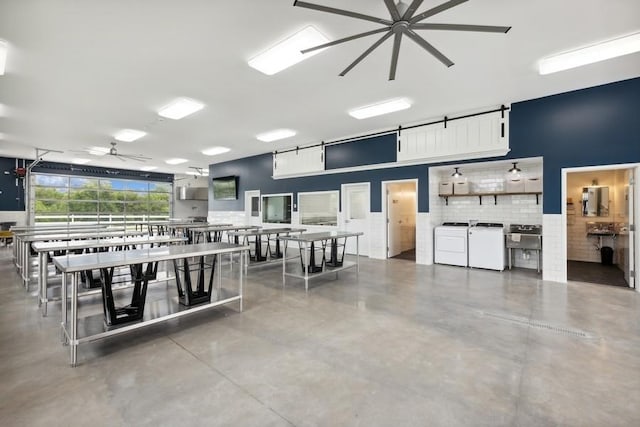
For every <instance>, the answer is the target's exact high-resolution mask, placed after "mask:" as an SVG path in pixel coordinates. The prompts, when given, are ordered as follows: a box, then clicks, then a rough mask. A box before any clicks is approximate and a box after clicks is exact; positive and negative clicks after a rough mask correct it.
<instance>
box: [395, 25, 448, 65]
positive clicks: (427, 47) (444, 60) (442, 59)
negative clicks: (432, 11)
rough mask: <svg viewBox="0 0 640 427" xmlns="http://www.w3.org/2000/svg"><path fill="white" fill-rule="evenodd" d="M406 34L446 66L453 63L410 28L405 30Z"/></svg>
mask: <svg viewBox="0 0 640 427" xmlns="http://www.w3.org/2000/svg"><path fill="white" fill-rule="evenodd" d="M406 34H407V36H409V38H411V40H413V41H414V42H416V43H417V44H418V45H420V47H422V48H423V49H424V50H426V51H427V52H429V53H430V54H431V55H433V56H435V57H436V58H437V59H438V60H439V61H440V62H442V63H443V64H444V65H446V66H447V67H451V66H452V65H453V62H452V61H451V60H450V59H449V58H447V57H446V56H444V55H443V54H442V53H441V52H440V51H439V50H438V49H436V48H435V47H433V46H432V45H431V43H429V42H428V41H426V40H425V39H423V38H422V37H420V36H419V35H417V34H416V33H415V32H414V31H413V30H411V29H409V30H407V31H406Z"/></svg>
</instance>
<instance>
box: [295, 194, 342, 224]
mask: <svg viewBox="0 0 640 427" xmlns="http://www.w3.org/2000/svg"><path fill="white" fill-rule="evenodd" d="M338 197H339V192H338V191H316V192H312V193H298V212H299V213H300V224H304V225H331V226H336V225H338Z"/></svg>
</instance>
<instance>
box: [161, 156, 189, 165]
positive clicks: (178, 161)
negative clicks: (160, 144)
mask: <svg viewBox="0 0 640 427" xmlns="http://www.w3.org/2000/svg"><path fill="white" fill-rule="evenodd" d="M188 161H189V160H187V159H179V158H175V159H168V160H165V161H164V162H165V163H166V164H168V165H179V164H181V163H187V162H188Z"/></svg>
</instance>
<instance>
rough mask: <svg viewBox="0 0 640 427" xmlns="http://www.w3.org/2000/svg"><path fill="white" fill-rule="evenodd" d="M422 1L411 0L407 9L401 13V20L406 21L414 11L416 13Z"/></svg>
mask: <svg viewBox="0 0 640 427" xmlns="http://www.w3.org/2000/svg"><path fill="white" fill-rule="evenodd" d="M423 1H424V0H413V2H411V4H410V5H409V7H408V8H407V11H406V12H405V13H404V15H402V20H403V21H408V20H409V19H411V17H412V16H413V14H414V13H416V10H418V8H419V7H420V5H421V4H422V2H423Z"/></svg>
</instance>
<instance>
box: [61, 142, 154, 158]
mask: <svg viewBox="0 0 640 427" xmlns="http://www.w3.org/2000/svg"><path fill="white" fill-rule="evenodd" d="M109 144H111V147H110V148H106V147H91V148H84V149H82V150H79V151H77V150H72V151H74V152H77V153H88V154H91V155H93V156H100V157H102V156H105V155H109V156H114V157H117V158H118V159H119V160H121V161H123V162H125V161H127V160H135V161H137V162H146V161H147V160H151V157H146V156H143V155H142V154H120V153H118V147H117V145H118V143H117V142H116V141H111V142H110V143H109Z"/></svg>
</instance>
